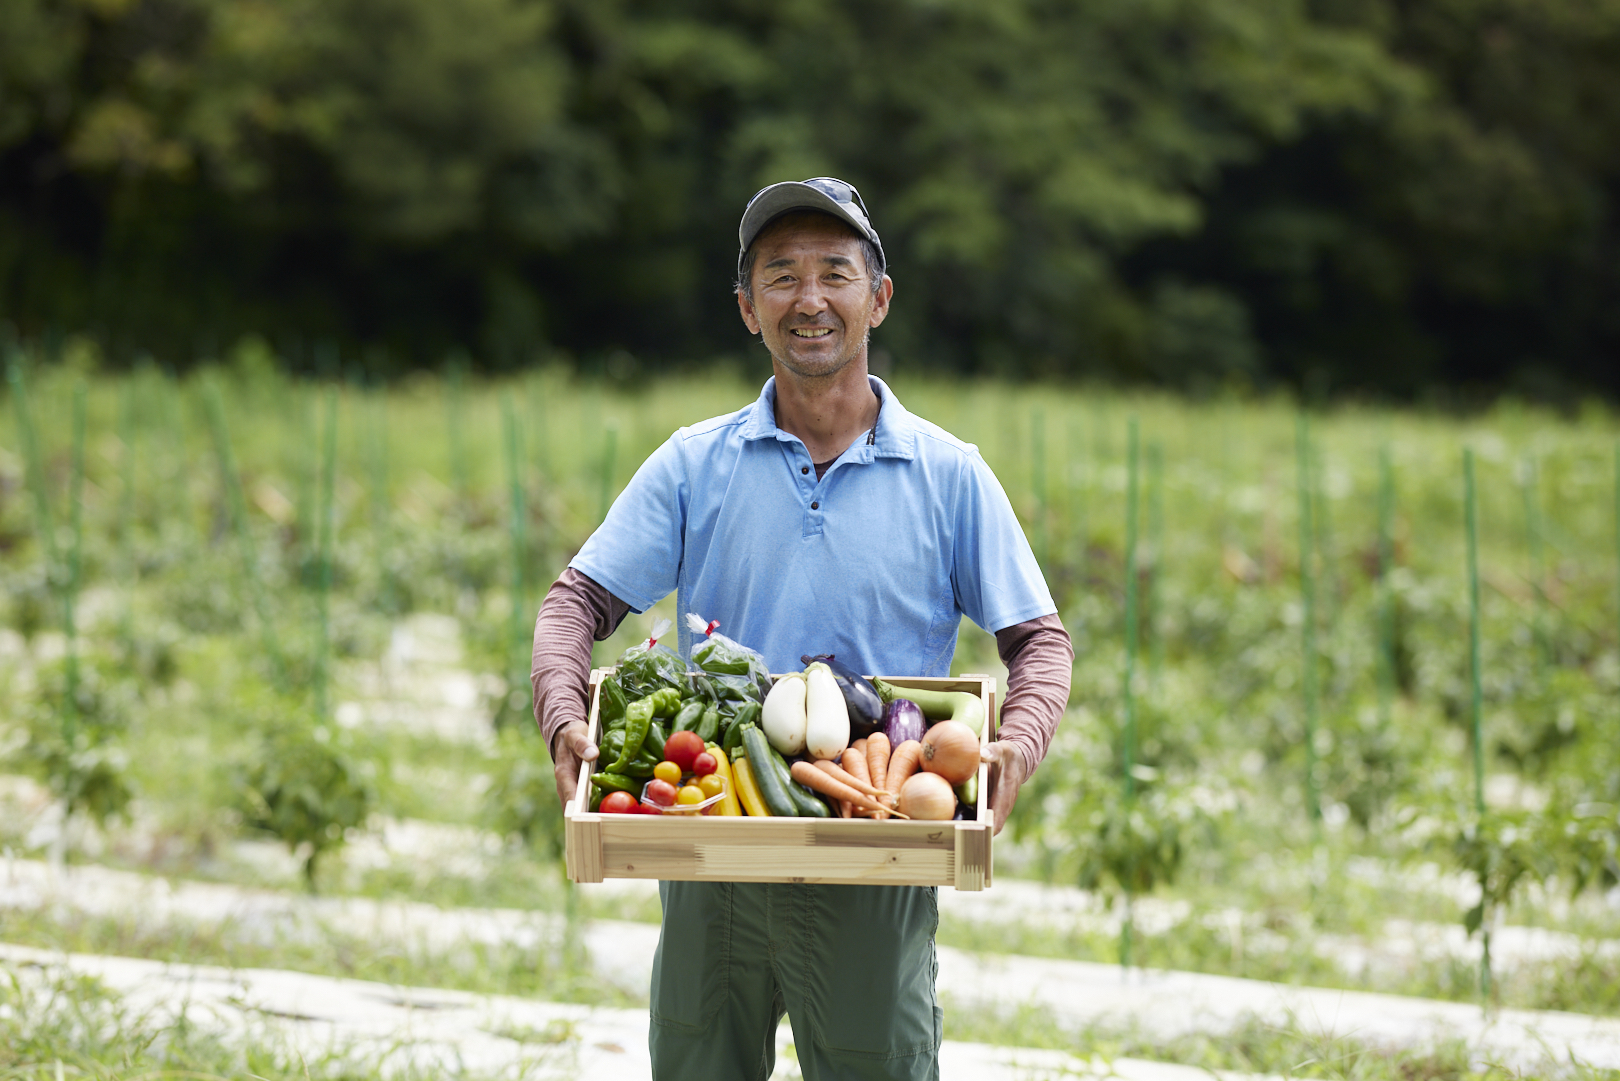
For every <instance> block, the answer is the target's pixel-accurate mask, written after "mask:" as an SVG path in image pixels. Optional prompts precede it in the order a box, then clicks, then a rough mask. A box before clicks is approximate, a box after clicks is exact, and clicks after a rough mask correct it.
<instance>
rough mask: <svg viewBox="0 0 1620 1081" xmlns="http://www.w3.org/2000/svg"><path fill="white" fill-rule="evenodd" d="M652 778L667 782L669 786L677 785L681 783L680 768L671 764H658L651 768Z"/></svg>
mask: <svg viewBox="0 0 1620 1081" xmlns="http://www.w3.org/2000/svg"><path fill="white" fill-rule="evenodd" d="M643 768H645V767H643ZM653 776H654V777H657V778H658V779H659V780H660V781H668V782H669V783H670V784H673V785H678V784H680V783H681V767H679V766H677V765H676V764H675V763H673V762H660V763H658V765H656V766H654V767H653Z"/></svg>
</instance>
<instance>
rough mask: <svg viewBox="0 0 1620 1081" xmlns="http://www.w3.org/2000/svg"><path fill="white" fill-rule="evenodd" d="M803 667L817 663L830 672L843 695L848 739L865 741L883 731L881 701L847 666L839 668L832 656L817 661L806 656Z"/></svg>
mask: <svg viewBox="0 0 1620 1081" xmlns="http://www.w3.org/2000/svg"><path fill="white" fill-rule="evenodd" d="M799 660H801V661H803V662H804V663H805V664H806V665H810V664H813V663H815V662H816V661H820V662H822V663H823V664H825V665H826V666H827V667H828V668H830V669H832V674H833V681H834V682H836V683H837V684H838V689H839V691H840V692H842V693H843V695H844V706H845V707H846V708H847V709H848V711H849V738H850V739H852V740H856V739H865V738H866V737H867V736H870V735H871V734H872V733H873V732H878V731H881V730H882V728H883V699H881V698H879V697H878V693H877V688H876V687H874V686H872V684H871V682H870V681H868V680H867V678H866V677H865V676H863V675H861V674H860V673H859V672H857V671H855V670H854V669H852V668H851V667H850V666H849V665H847V664H841V663H839V661H838V660H837V658H835V657H834V656H833V655H832V654H831V653H823V654H822V655H821V656H819V657H811V656H809V655H808V654H807V655H805V656H803V657H800V658H799Z"/></svg>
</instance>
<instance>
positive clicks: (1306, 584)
mask: <svg viewBox="0 0 1620 1081" xmlns="http://www.w3.org/2000/svg"><path fill="white" fill-rule="evenodd" d="M1294 442H1295V457H1296V459H1297V461H1298V479H1299V596H1300V600H1301V602H1302V603H1303V606H1304V609H1305V611H1304V624H1303V627H1302V635H1301V637H1302V641H1301V650H1300V652H1301V668H1302V675H1301V677H1300V684H1301V689H1302V690H1303V691H1304V695H1305V810H1306V813H1307V814H1308V815H1309V817H1310V820H1311V822H1312V824H1313V825H1314V824H1315V823H1317V822H1319V821H1320V820H1321V817H1322V801H1321V797H1320V795H1319V794H1318V793H1317V788H1316V581H1315V573H1314V571H1315V568H1314V567H1313V566H1312V564H1313V563H1314V562H1315V555H1316V553H1315V551H1314V550H1313V549H1314V547H1315V545H1314V543H1313V542H1314V540H1315V536H1316V532H1315V530H1314V529H1312V527H1311V434H1310V421H1309V419H1308V418H1307V417H1306V415H1305V414H1304V413H1300V414H1299V418H1298V420H1297V421H1296V422H1295V426H1294Z"/></svg>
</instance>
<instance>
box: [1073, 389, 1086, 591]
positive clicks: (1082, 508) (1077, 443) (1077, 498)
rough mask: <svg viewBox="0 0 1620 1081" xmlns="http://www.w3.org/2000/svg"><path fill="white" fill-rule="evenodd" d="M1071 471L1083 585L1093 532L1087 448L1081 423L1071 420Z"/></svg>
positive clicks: (1077, 557)
mask: <svg viewBox="0 0 1620 1081" xmlns="http://www.w3.org/2000/svg"><path fill="white" fill-rule="evenodd" d="M1068 458H1069V469H1070V481H1071V483H1072V485H1073V487H1072V488H1071V491H1073V493H1074V567H1075V579H1076V581H1077V582H1078V583H1081V586H1080V588H1084V585H1083V583H1084V582H1085V577H1086V550H1087V549H1088V548H1089V547H1090V545H1091V530H1090V528H1089V527H1088V526H1087V524H1086V495H1087V492H1086V482H1087V476H1088V475H1087V473H1086V448H1085V443H1084V441H1083V439H1082V437H1081V427H1080V421H1079V419H1078V418H1077V417H1075V416H1072V415H1071V416H1070V418H1069V453H1068Z"/></svg>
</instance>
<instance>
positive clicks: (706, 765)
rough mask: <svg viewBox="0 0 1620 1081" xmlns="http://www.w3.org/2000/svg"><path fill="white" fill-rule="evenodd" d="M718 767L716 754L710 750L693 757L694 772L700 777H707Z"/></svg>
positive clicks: (655, 771)
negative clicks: (715, 759) (715, 758)
mask: <svg viewBox="0 0 1620 1081" xmlns="http://www.w3.org/2000/svg"><path fill="white" fill-rule="evenodd" d="M716 768H717V767H716V765H715V761H714V755H712V754H710V753H709V752H708V751H704V752H703V753H702V754H700V755H698V756H697V757H696V758H694V759H692V772H693V773H695V774H697V775H698V776H699V777H707V776H708V775H709V774H711V773H713V772H714V771H715V769H716ZM653 772H654V773H657V772H658V771H657V770H653Z"/></svg>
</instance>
